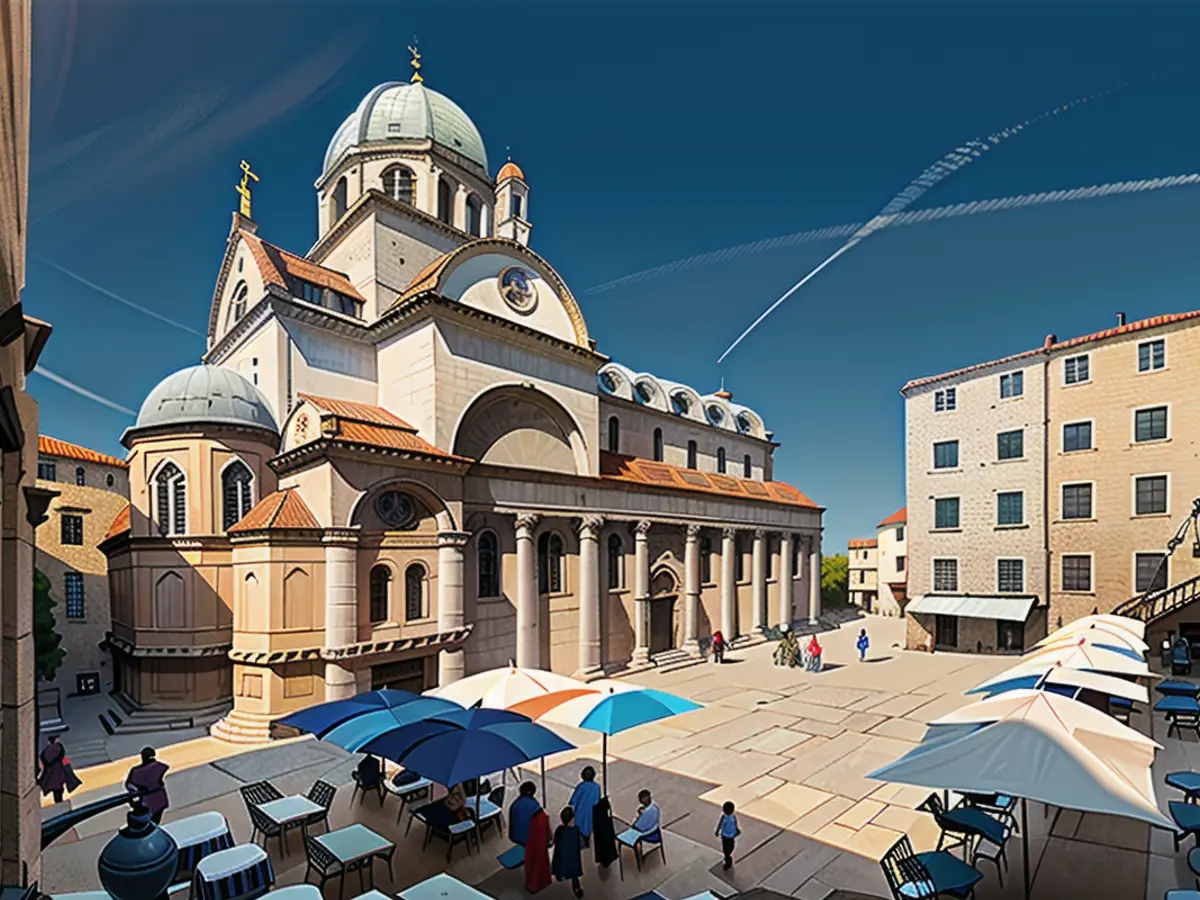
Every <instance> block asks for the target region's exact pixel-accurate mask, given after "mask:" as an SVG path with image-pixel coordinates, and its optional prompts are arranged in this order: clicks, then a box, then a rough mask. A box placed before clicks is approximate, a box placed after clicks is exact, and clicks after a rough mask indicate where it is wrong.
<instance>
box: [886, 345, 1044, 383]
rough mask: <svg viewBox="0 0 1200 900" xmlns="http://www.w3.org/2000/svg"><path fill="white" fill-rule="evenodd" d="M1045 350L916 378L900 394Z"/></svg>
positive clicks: (1040, 349) (1018, 354) (1042, 351)
mask: <svg viewBox="0 0 1200 900" xmlns="http://www.w3.org/2000/svg"><path fill="white" fill-rule="evenodd" d="M1044 352H1045V350H1044V348H1040V347H1039V348H1038V349H1037V350H1026V351H1025V352H1024V353H1014V354H1013V355H1012V356H1006V357H1004V358H1003V359H993V360H990V361H988V362H982V363H976V364H975V365H973V366H964V367H963V368H961V369H955V370H954V371H952V372H943V373H942V374H941V375H930V376H929V377H928V378H914V379H913V380H912V381H910V382H908V383H907V384H906V385H904V387H902V388H900V393H902V394H904V393H907V392H908V391H910V390H912V389H913V388H919V387H924V386H925V385H927V384H935V383H936V382H939V381H947V380H949V379H951V378H957V377H958V376H960V375H970V374H971V373H972V372H978V371H981V370H983V369H991V368H993V367H995V366H1002V365H1004V364H1005V363H1010V362H1016V361H1017V360H1019V359H1026V358H1027V357H1030V356H1040V355H1041V354H1042V353H1044Z"/></svg>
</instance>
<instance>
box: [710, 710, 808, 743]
mask: <svg viewBox="0 0 1200 900" xmlns="http://www.w3.org/2000/svg"><path fill="white" fill-rule="evenodd" d="M796 721H798V720H797V718H796V717H795V716H786V715H781V714H780V713H777V712H767V711H766V710H756V711H755V712H751V713H746V714H744V715H742V716H740V717H739V718H736V719H731V720H730V721H728V722H724V723H722V724H721V725H719V726H717V727H715V728H709V729H707V730H705V731H701V732H698V733H697V734H696V735H695V737H694V738H693V740H694V741H696V742H698V743H701V744H703V745H705V746H706V747H728V746H730V745H731V744H736V743H738V742H739V741H742V740H745V739H746V738H748V737H752V736H753V735H756V734H761V733H762V732H764V731H767V730H769V729H771V728H787V727H788V726H789V725H792V724H795V722H796Z"/></svg>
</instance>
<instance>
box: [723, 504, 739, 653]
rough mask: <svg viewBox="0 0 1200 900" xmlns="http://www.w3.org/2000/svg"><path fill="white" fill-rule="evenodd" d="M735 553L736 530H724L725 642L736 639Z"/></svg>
mask: <svg viewBox="0 0 1200 900" xmlns="http://www.w3.org/2000/svg"><path fill="white" fill-rule="evenodd" d="M735 553H737V530H736V529H733V528H726V529H724V530H722V532H721V633H722V634H724V635H725V640H727V641H732V640H733V639H734V638H735V637H737V569H736V567H735V565H736V561H735V560H734V554H735Z"/></svg>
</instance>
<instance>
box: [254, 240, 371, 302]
mask: <svg viewBox="0 0 1200 900" xmlns="http://www.w3.org/2000/svg"><path fill="white" fill-rule="evenodd" d="M238 234H239V235H240V236H241V238H242V240H244V241H245V242H246V246H247V247H249V248H250V255H251V256H253V257H254V262H255V264H256V265H257V266H258V270H259V272H260V273H262V277H263V282H264V283H266V284H273V285H276V286H277V287H281V288H284V289H285V290H288V289H289V288H288V283H287V279H286V278H285V277H284V276H285V275H290V276H291V277H292V278H296V279H299V280H300V281H307V282H309V283H311V284H315V285H317V286H318V287H324V288H329V289H330V290H332V291H337V292H338V293H339V294H344V295H345V296H347V297H352V298H354V299H355V300H358V301H359V302H360V303H363V302H366V298H365V297H363V295H362V294H360V293H359V292H358V290H357V289H356V288H355V287H354V285H352V284H351V283H350V279H349V278H347V277H346V276H345V275H344V274H342V273H341V272H335V271H334V270H333V269H327V268H325V267H324V266H320V265H317V264H316V263H315V262H312V261H311V260H308V259H305V258H304V257H303V256H297V255H296V254H295V253H289V252H288V251H287V250H284V249H283V248H282V247H276V246H275V245H274V244H270V243H267V242H266V241H264V240H263V239H262V238H260V237H259V236H258V235H257V234H252V233H250V232H249V231H247V230H245V229H241V230H239V231H238Z"/></svg>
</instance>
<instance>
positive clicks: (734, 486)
mask: <svg viewBox="0 0 1200 900" xmlns="http://www.w3.org/2000/svg"><path fill="white" fill-rule="evenodd" d="M600 477H601V478H605V479H610V480H612V481H625V482H632V483H635V484H647V485H653V486H655V487H666V488H675V489H677V490H687V491H704V492H705V493H709V494H721V495H723V496H726V497H728V496H730V495H737V496H739V497H741V498H743V499H750V500H767V501H769V502H773V503H786V504H789V505H792V506H804V507H808V508H809V509H820V507H819V506H817V504H815V503H814V502H813V501H812V500H809V499H808V498H807V497H806V496H804V494H802V493H800V491H798V490H796V489H795V488H794V487H792V486H791V485H790V484H785V483H784V482H782V481H753V480H750V479H746V478H733V477H731V476H729V475H717V474H712V473H707V472H699V471H697V470H695V469H684V468H680V467H678V466H670V465H667V464H666V463H660V462H653V461H651V460H648V459H640V458H638V457H636V456H624V455H623V454H620V453H608V452H606V451H603V450H602V451H600Z"/></svg>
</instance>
